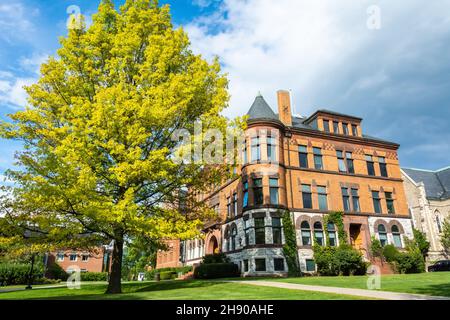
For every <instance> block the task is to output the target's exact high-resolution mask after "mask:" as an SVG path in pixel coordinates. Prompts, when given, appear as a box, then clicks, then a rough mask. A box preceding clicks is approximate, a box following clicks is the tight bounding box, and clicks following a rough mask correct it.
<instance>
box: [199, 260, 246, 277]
mask: <svg viewBox="0 0 450 320" xmlns="http://www.w3.org/2000/svg"><path fill="white" fill-rule="evenodd" d="M239 276H240V273H239V268H238V266H237V265H236V264H234V263H209V264H206V263H204V264H201V265H200V266H198V267H196V268H195V270H194V278H196V279H218V278H233V277H239Z"/></svg>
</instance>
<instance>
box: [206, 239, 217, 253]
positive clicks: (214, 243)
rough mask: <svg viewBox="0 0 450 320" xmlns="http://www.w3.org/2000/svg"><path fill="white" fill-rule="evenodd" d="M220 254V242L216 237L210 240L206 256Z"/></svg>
mask: <svg viewBox="0 0 450 320" xmlns="http://www.w3.org/2000/svg"><path fill="white" fill-rule="evenodd" d="M214 253H219V242H218V241H217V238H216V237H215V236H212V237H211V238H209V242H208V247H207V248H206V254H214Z"/></svg>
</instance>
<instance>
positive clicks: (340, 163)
mask: <svg viewBox="0 0 450 320" xmlns="http://www.w3.org/2000/svg"><path fill="white" fill-rule="evenodd" d="M336 156H337V159H338V167H339V172H347V166H346V163H345V159H344V153H343V152H342V151H339V150H337V151H336Z"/></svg>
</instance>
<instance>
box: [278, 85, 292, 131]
mask: <svg viewBox="0 0 450 320" xmlns="http://www.w3.org/2000/svg"><path fill="white" fill-rule="evenodd" d="M277 96H278V116H279V118H280V121H281V122H283V123H284V124H285V125H286V126H288V127H291V126H292V112H291V96H290V94H289V91H286V90H279V91H278V92H277Z"/></svg>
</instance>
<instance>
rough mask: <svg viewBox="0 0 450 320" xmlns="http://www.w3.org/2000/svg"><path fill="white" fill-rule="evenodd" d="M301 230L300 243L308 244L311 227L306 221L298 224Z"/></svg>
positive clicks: (309, 243) (309, 242)
mask: <svg viewBox="0 0 450 320" xmlns="http://www.w3.org/2000/svg"><path fill="white" fill-rule="evenodd" d="M300 228H301V232H302V245H304V246H310V245H311V229H310V227H309V223H308V222H307V221H303V222H302V224H301V225H300Z"/></svg>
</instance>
